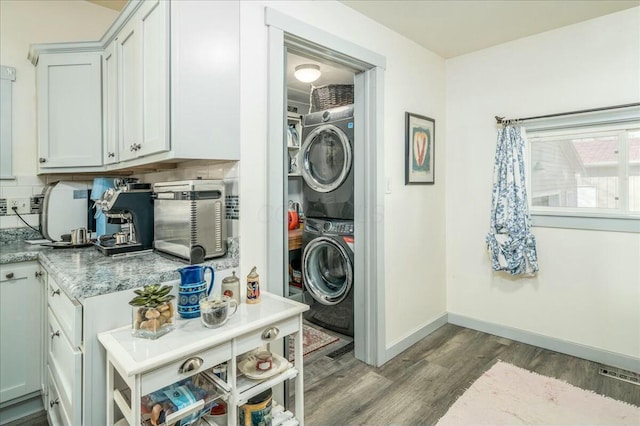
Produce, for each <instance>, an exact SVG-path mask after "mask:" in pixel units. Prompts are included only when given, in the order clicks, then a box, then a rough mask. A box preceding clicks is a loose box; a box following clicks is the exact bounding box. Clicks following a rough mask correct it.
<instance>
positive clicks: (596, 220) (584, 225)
mask: <svg viewBox="0 0 640 426" xmlns="http://www.w3.org/2000/svg"><path fill="white" fill-rule="evenodd" d="M531 224H532V226H533V227H537V228H563V229H584V230H591V231H611V232H631V233H635V234H638V233H640V219H638V218H634V217H597V216H572V215H562V214H554V213H540V212H537V213H533V212H532V213H531Z"/></svg>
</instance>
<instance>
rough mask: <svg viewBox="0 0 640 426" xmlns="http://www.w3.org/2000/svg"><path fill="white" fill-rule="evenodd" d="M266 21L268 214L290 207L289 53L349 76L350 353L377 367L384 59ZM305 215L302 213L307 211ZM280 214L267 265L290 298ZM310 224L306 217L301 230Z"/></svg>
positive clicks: (269, 17) (305, 28)
mask: <svg viewBox="0 0 640 426" xmlns="http://www.w3.org/2000/svg"><path fill="white" fill-rule="evenodd" d="M265 21H266V24H267V26H268V27H269V92H268V93H269V96H268V105H269V112H268V122H269V123H270V124H269V135H268V144H269V148H268V168H269V174H268V176H269V181H268V202H269V207H270V208H271V209H272V211H277V210H278V209H282V206H285V210H286V209H287V207H288V204H289V203H288V202H289V172H288V170H289V166H290V160H289V153H288V150H287V149H285V147H286V144H287V140H288V137H289V136H288V135H289V132H288V128H289V123H288V115H287V100H288V97H289V96H288V91H287V78H286V75H287V74H286V66H287V58H288V55H289V54H290V53H291V54H293V55H295V56H297V57H301V58H304V59H305V60H314V61H317V62H318V63H320V64H327V65H332V66H337V67H339V68H341V69H345V70H350V71H351V72H352V73H353V77H354V103H353V122H354V123H359V124H358V125H357V126H354V143H353V163H352V167H353V172H354V174H353V184H354V203H353V204H354V213H353V215H354V216H353V217H354V219H353V233H354V247H353V248H354V250H353V251H354V253H355V257H354V259H355V261H354V267H353V274H354V281H353V283H352V284H353V297H354V341H355V356H356V358H358V359H360V360H362V361H364V362H366V363H368V364H371V365H381V364H382V363H384V362H385V361H386V359H385V351H386V348H385V338H384V335H385V328H384V261H383V248H384V241H383V235H384V222H383V221H382V220H381V218H380V212H382V211H383V205H382V202H383V187H384V177H383V176H384V174H383V166H382V165H383V161H382V134H383V131H382V130H383V128H382V124H383V117H382V108H381V105H382V97H383V74H384V70H383V67H384V64H385V60H384V57H382V56H380V55H377V54H375V53H373V52H371V51H369V50H367V49H365V48H363V47H361V46H357V45H354V44H352V43H349V42H347V41H344V40H341V39H337V38H336V37H335V36H333V35H331V34H328V33H325V32H323V31H320V30H318V29H316V28H314V27H311V26H309V25H307V24H305V23H303V22H300V21H297V20H295V19H293V18H291V17H289V16H286V15H284V14H282V13H281V12H278V11H275V10H273V9H270V8H267V9H266V20H265ZM283 77H284V78H283ZM302 143H303V142H302ZM297 161H299V160H297ZM297 161H296V164H298V163H297ZM303 161H304V160H303ZM292 186H294V185H292ZM303 192H304V188H303ZM292 201H293V200H292ZM303 214H306V212H304V210H303ZM285 216H288V214H285V215H283V216H281V217H278V218H270V219H269V223H268V225H267V237H268V259H267V261H268V267H269V270H268V279H269V282H276V283H278V282H279V283H283V286H282V290H281V291H282V293H281V294H282V295H285V296H287V295H288V293H289V290H288V283H289V278H288V277H289V262H288V260H289V259H288V256H289V247H288V241H289V238H288V226H286V225H288V219H287V218H285ZM305 219H306V217H305ZM309 223H310V222H309V221H308V220H307V223H306V224H305V226H308V224H309ZM365 241H366V244H365ZM285 288H286V291H285ZM277 290H278V289H277V288H276V289H274V291H277Z"/></svg>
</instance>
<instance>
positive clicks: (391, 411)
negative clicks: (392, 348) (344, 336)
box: [304, 324, 640, 426]
mask: <svg viewBox="0 0 640 426" xmlns="http://www.w3.org/2000/svg"><path fill="white" fill-rule="evenodd" d="M497 360H502V361H505V362H508V363H510V364H513V365H516V366H518V367H522V368H525V369H527V370H530V371H534V372H537V373H539V374H542V375H545V376H549V377H555V378H558V379H560V380H563V381H566V382H567V383H570V384H572V385H574V386H577V387H579V388H582V389H588V390H592V391H594V392H596V393H598V394H602V395H606V396H609V397H611V398H614V399H617V400H621V401H625V402H628V403H631V404H634V405H636V406H640V386H638V385H634V384H630V383H626V382H622V381H620V380H615V379H612V378H608V377H605V376H602V375H600V374H598V368H599V366H600V365H599V364H597V363H593V362H590V361H586V360H583V359H580V358H575V357H572V356H569V355H564V354H560V353H557V352H553V351H549V350H546V349H541V348H538V347H536V346H531V345H526V344H523V343H519V342H516V341H513V340H509V339H504V338H501V337H496V336H492V335H489V334H485V333H481V332H478V331H474V330H470V329H467V328H463V327H458V326H455V325H451V324H447V325H445V326H444V327H441V328H440V329H438V330H437V331H436V332H434V333H432V334H431V335H430V336H428V337H426V338H425V339H423V340H422V341H420V342H419V343H417V344H416V345H414V346H412V347H411V348H409V349H407V350H406V351H405V352H403V353H402V354H400V355H398V356H397V357H395V358H394V359H392V360H391V361H389V362H388V363H386V364H385V365H384V366H382V367H381V368H375V367H371V366H368V365H366V364H364V363H363V362H360V361H358V360H356V359H355V358H354V357H353V352H348V353H346V354H344V355H342V356H339V357H337V358H335V359H331V358H329V357H327V356H324V355H322V354H320V356H314V357H310V358H309V360H307V359H305V370H304V376H305V377H304V380H305V423H306V424H308V425H312V426H315V425H389V424H395V425H398V424H401V425H430V424H434V423H436V422H437V421H438V419H440V417H442V416H443V415H444V414H445V413H446V412H447V410H448V409H449V407H450V406H451V405H452V404H453V403H454V402H455V401H456V399H457V398H458V397H460V395H462V394H463V393H464V391H465V390H466V389H467V388H468V387H469V386H470V384H471V383H473V382H474V381H475V380H476V379H478V378H479V377H480V376H481V375H482V374H483V373H484V372H485V371H486V370H488V369H489V368H491V366H493V364H495V362H496V361H497Z"/></svg>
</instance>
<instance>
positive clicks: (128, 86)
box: [117, 17, 142, 161]
mask: <svg viewBox="0 0 640 426" xmlns="http://www.w3.org/2000/svg"><path fill="white" fill-rule="evenodd" d="M141 38H142V37H141V35H140V24H139V22H138V21H137V20H136V19H135V17H134V18H133V19H131V20H130V21H129V23H128V24H127V25H126V26H125V27H124V28H123V29H122V31H120V33H119V35H118V43H117V45H118V69H119V71H120V72H119V73H118V77H119V80H118V82H119V86H118V87H119V90H118V106H119V117H120V121H119V124H120V126H119V129H120V133H119V134H120V137H119V140H120V143H119V151H120V161H123V160H128V159H130V158H134V157H136V156H137V155H136V153H135V150H136V148H137V146H138V144H140V143H141V142H142V63H141V62H142V61H141V59H142V58H141V54H140V52H141V51H142V49H141V46H140V44H141V43H140V42H141Z"/></svg>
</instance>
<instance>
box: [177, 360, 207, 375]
mask: <svg viewBox="0 0 640 426" xmlns="http://www.w3.org/2000/svg"><path fill="white" fill-rule="evenodd" d="M203 362H204V361H203V360H202V358H199V357H197V356H194V357H193V358H189V359H188V360H186V361H185V362H184V363H183V364H182V365H181V366H180V369H179V370H178V373H188V372H189V371H194V370H197V369H198V368H200V367H201V366H202V363H203Z"/></svg>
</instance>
